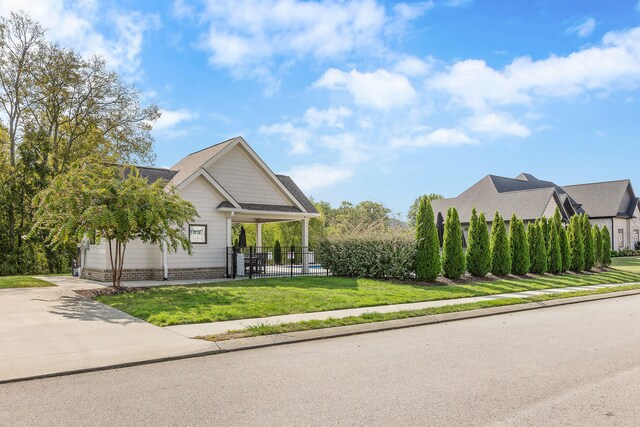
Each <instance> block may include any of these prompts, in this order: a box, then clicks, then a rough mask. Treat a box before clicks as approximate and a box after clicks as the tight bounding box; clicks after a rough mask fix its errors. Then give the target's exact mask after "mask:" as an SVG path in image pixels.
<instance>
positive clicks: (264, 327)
mask: <svg viewBox="0 0 640 427" xmlns="http://www.w3.org/2000/svg"><path fill="white" fill-rule="evenodd" d="M634 289H640V285H627V286H616V287H613V288H602V289H596V290H589V291H575V292H564V293H562V294H547V295H536V296H532V297H527V298H506V299H496V300H489V301H479V302H472V303H466V304H453V305H446V306H442V307H431V308H424V309H420V310H405V311H396V312H392V313H365V314H362V315H360V316H349V317H343V318H340V319H335V318H329V319H325V320H305V321H301V322H291V323H281V324H277V325H268V324H260V325H255V326H249V327H247V328H246V329H242V330H232V331H228V332H226V333H224V334H217V335H209V336H204V337H197V338H199V339H204V340H207V341H224V340H229V339H234V338H246V337H256V336H261V335H274V334H284V333H289V332H298V331H308V330H312V329H325V328H335V327H338V326H348V325H358V324H363V323H373V322H384V321H386V320H398V319H407V318H410V317H420V316H428V315H433V314H444V313H454V312H459V311H468V310H478V309H482V308H491V307H499V306H506V305H518V304H526V303H530V302H540V301H550V300H558V299H564V298H572V297H580V296H585V295H597V294H608V293H611V292H620V291H628V290H634Z"/></svg>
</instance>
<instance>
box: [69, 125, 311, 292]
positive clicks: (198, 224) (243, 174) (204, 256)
mask: <svg viewBox="0 0 640 427" xmlns="http://www.w3.org/2000/svg"><path fill="white" fill-rule="evenodd" d="M138 169H139V171H140V176H142V177H145V178H147V180H148V181H149V182H155V181H156V180H159V179H164V180H166V181H168V183H169V185H172V186H174V187H175V188H176V189H177V190H178V192H179V193H180V195H181V196H182V198H183V199H185V200H188V201H189V202H191V203H192V204H193V205H194V206H195V207H196V209H197V211H198V214H199V215H200V217H199V218H196V219H195V220H194V222H193V223H192V224H189V226H188V230H185V232H187V233H188V235H189V238H190V239H191V242H192V244H193V253H192V254H191V255H189V254H188V253H187V252H185V251H182V250H178V252H177V253H168V252H167V251H165V250H163V249H162V248H160V247H158V246H152V245H147V244H143V243H142V242H139V241H134V242H130V243H129V244H128V245H127V249H126V256H125V261H124V270H123V275H122V277H123V280H151V279H162V278H165V279H196V278H197V279H209V278H216V277H224V276H225V274H226V272H227V264H226V263H227V248H228V247H230V246H231V245H232V243H231V225H232V224H233V223H253V224H256V227H257V230H256V231H257V233H256V238H257V246H262V234H261V233H262V224H263V223H267V222H275V221H300V222H301V223H302V246H308V236H309V233H308V226H309V219H310V218H315V217H318V216H320V214H319V213H318V211H317V210H316V209H315V207H314V206H313V204H312V203H311V202H310V201H309V199H308V198H307V197H306V196H305V195H304V194H303V193H302V191H300V189H299V188H298V186H297V185H296V184H295V183H294V182H293V180H292V179H291V178H289V177H288V176H285V175H276V174H274V173H273V172H272V171H271V169H269V167H268V166H267V165H266V164H265V163H264V162H263V161H262V159H260V157H259V156H258V155H257V154H256V153H255V152H254V151H253V149H251V147H250V146H249V145H248V144H247V142H246V141H245V140H244V139H243V138H242V137H236V138H233V139H230V140H228V141H224V142H221V143H219V144H216V145H213V146H211V147H208V148H205V149H203V150H200V151H197V152H195V153H191V154H189V155H188V156H187V157H185V158H184V159H182V160H180V161H179V162H178V163H177V164H176V165H175V166H173V167H171V168H170V169H160V168H150V167H139V168H138ZM85 248H88V249H87V250H85V251H83V252H84V255H83V257H82V259H83V265H82V268H81V276H82V277H85V278H89V279H94V280H100V281H110V280H111V264H110V261H109V250H108V246H107V242H106V241H102V242H100V243H99V244H97V245H95V244H94V245H87V246H85Z"/></svg>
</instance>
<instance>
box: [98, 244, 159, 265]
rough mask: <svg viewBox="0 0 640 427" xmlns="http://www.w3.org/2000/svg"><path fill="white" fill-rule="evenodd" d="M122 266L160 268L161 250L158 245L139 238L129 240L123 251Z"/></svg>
mask: <svg viewBox="0 0 640 427" xmlns="http://www.w3.org/2000/svg"><path fill="white" fill-rule="evenodd" d="M108 255H109V254H107V256H108ZM124 268H126V269H129V268H162V252H161V251H160V248H159V247H158V246H154V245H147V244H144V243H142V242H141V241H140V240H135V241H133V242H129V243H128V244H127V249H126V251H125V253H124Z"/></svg>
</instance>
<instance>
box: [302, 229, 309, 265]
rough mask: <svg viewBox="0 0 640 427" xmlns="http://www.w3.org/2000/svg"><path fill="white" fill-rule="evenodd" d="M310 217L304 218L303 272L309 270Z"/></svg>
mask: <svg viewBox="0 0 640 427" xmlns="http://www.w3.org/2000/svg"><path fill="white" fill-rule="evenodd" d="M308 252H309V218H305V219H303V220H302V272H303V273H308V272H309V254H308Z"/></svg>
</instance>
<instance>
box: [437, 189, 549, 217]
mask: <svg viewBox="0 0 640 427" xmlns="http://www.w3.org/2000/svg"><path fill="white" fill-rule="evenodd" d="M479 190H484V191H477V192H473V193H469V194H466V196H464V197H462V195H461V196H459V197H455V198H451V199H440V200H433V201H432V202H431V203H432V206H433V210H434V212H435V215H436V216H437V215H438V212H441V213H442V216H444V217H446V215H447V210H448V208H449V207H455V208H456V209H457V210H458V215H459V217H460V221H461V222H463V223H467V222H469V220H470V218H471V211H472V209H473V207H474V206H475V208H476V210H477V211H478V213H479V212H484V214H485V216H486V217H487V221H488V222H491V221H493V216H494V214H495V212H496V211H498V212H500V214H501V215H502V216H503V217H504V219H505V220H506V221H509V219H510V218H511V215H512V214H514V213H515V214H516V215H517V216H518V217H519V218H521V219H523V220H534V219H536V218H540V217H541V216H542V214H543V213H544V210H545V208H546V207H547V205H548V204H549V202H550V201H551V198H552V197H553V194H554V192H555V190H554V189H553V188H538V189H533V190H523V191H511V192H507V193H498V192H496V191H495V190H494V191H490V190H486V189H481V188H479Z"/></svg>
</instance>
